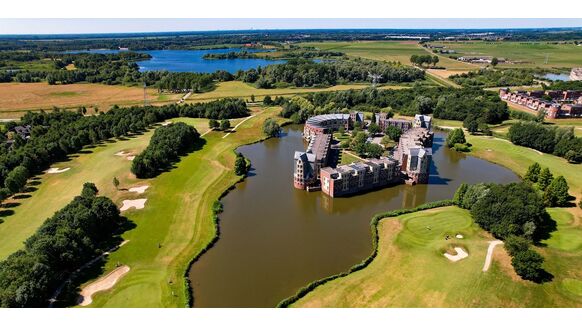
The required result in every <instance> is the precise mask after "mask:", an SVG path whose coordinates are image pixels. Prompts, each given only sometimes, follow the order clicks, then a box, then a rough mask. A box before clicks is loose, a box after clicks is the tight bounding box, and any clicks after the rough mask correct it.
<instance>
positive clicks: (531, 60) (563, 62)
mask: <svg viewBox="0 0 582 328" xmlns="http://www.w3.org/2000/svg"><path fill="white" fill-rule="evenodd" d="M431 44H434V45H444V46H446V47H447V48H449V49H453V50H456V52H457V53H456V54H455V56H493V57H503V58H506V59H509V60H511V61H521V62H523V63H519V64H500V65H499V66H501V67H545V68H552V67H556V68H560V67H569V68H571V67H579V66H582V47H579V46H576V45H574V44H551V43H546V42H434V43H432V42H431ZM546 56H547V58H548V60H547V63H546Z"/></svg>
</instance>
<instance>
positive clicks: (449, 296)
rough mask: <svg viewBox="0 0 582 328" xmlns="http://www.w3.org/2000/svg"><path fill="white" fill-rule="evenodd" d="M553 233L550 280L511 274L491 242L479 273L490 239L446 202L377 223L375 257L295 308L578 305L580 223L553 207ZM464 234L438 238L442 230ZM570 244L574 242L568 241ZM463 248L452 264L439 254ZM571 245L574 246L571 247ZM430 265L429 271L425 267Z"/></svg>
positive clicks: (506, 260) (581, 300)
mask: <svg viewBox="0 0 582 328" xmlns="http://www.w3.org/2000/svg"><path fill="white" fill-rule="evenodd" d="M552 215H553V217H557V216H566V217H565V218H560V219H559V220H558V232H556V233H554V234H553V235H552V237H551V238H550V240H549V241H548V247H546V248H544V249H542V250H541V251H542V253H543V254H544V255H545V256H546V263H545V267H546V269H547V270H548V271H549V272H551V273H553V274H554V275H555V277H554V280H553V281H552V282H550V283H545V284H535V283H532V282H527V281H523V280H521V279H520V278H519V277H518V276H516V275H515V273H514V271H513V268H512V267H511V264H510V259H509V256H508V255H507V253H506V252H505V250H504V249H503V248H502V247H501V246H497V248H496V249H495V251H494V253H493V254H494V255H493V262H492V264H491V267H490V268H489V270H488V271H487V272H482V268H483V264H484V261H485V255H486V251H487V247H488V244H487V241H489V240H493V238H492V237H491V236H489V235H488V234H487V233H485V232H484V231H482V230H481V229H480V228H479V227H478V226H476V225H475V224H474V223H472V219H471V217H470V214H469V213H468V211H466V210H462V209H460V208H457V207H445V208H437V209H432V210H426V211H422V212H417V213H411V214H406V215H402V216H399V217H396V218H387V219H383V220H381V221H380V223H379V226H378V232H379V238H380V241H379V248H378V255H377V257H376V258H375V259H374V260H373V261H372V263H371V264H370V265H368V266H367V267H366V268H365V269H363V270H361V271H357V272H354V273H352V274H350V275H348V276H346V277H343V278H339V279H335V280H332V281H330V282H328V283H326V284H324V285H322V286H319V287H317V288H316V289H315V290H314V291H312V292H311V293H308V294H307V295H306V296H305V297H303V298H301V299H300V300H299V301H297V302H296V303H295V304H293V305H294V306H296V307H579V306H580V305H581V304H582V294H581V293H580V291H581V289H580V287H581V284H582V280H581V279H580V278H581V277H582V269H581V267H580V264H582V252H581V248H580V247H579V243H580V241H581V240H582V237H580V233H581V232H582V230H580V227H579V226H574V224H575V223H574V220H572V217H571V216H570V217H567V215H569V213H567V212H565V211H562V210H552ZM568 229H571V230H577V232H578V234H579V235H578V236H577V238H576V239H577V242H575V243H573V242H572V241H568V242H565V243H564V244H565V245H566V247H567V248H569V250H568V251H567V252H566V251H564V250H563V248H562V247H555V245H554V244H556V243H560V242H558V241H555V239H559V238H561V236H562V235H561V234H562V232H561V231H567V230H568ZM456 234H461V235H463V239H456V238H452V239H449V240H445V236H446V235H456ZM573 245H574V246H575V247H574V246H573ZM459 246H460V247H462V248H464V249H465V250H466V251H467V253H468V254H469V256H468V257H467V258H465V259H463V260H460V261H459V262H451V261H449V260H448V259H446V258H445V257H444V256H443V253H444V252H445V251H446V250H447V249H450V248H452V247H459ZM573 247H574V248H573ZM427 268H430V270H427Z"/></svg>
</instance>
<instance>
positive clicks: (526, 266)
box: [511, 249, 544, 281]
mask: <svg viewBox="0 0 582 328" xmlns="http://www.w3.org/2000/svg"><path fill="white" fill-rule="evenodd" d="M543 263H544V258H543V257H542V256H541V255H540V254H538V253H537V252H536V251H534V250H532V249H528V250H526V251H521V252H517V253H516V254H515V255H514V256H513V257H512V259H511V264H512V265H513V268H514V269H515V272H516V273H517V274H518V275H519V276H520V277H522V278H523V279H525V280H532V281H539V280H540V278H541V275H542V273H543V272H544V270H543V268H542V264H543Z"/></svg>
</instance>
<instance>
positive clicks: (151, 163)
mask: <svg viewBox="0 0 582 328" xmlns="http://www.w3.org/2000/svg"><path fill="white" fill-rule="evenodd" d="M199 137H200V134H199V133H198V131H196V129H195V128H193V127H192V126H190V125H188V124H186V123H182V122H178V123H174V124H170V125H167V126H162V127H159V128H158V129H156V131H155V132H154V135H153V136H152V138H151V140H150V143H149V145H148V146H147V147H146V149H144V151H142V152H141V153H140V154H139V155H137V156H136V157H135V158H134V160H133V162H132V164H131V172H132V173H133V174H135V176H136V177H138V178H140V179H144V178H153V177H155V176H156V175H158V174H159V173H160V171H161V170H163V169H166V168H167V167H168V166H170V165H171V164H172V163H173V162H175V161H176V160H177V159H178V158H179V156H180V155H182V154H184V153H185V152H186V151H188V150H190V149H192V148H193V146H194V145H195V143H196V142H197V141H198V140H199Z"/></svg>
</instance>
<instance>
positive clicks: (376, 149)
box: [365, 142, 384, 158]
mask: <svg viewBox="0 0 582 328" xmlns="http://www.w3.org/2000/svg"><path fill="white" fill-rule="evenodd" d="M365 151H366V156H367V157H370V158H380V156H382V154H383V153H384V148H382V146H380V145H378V144H375V143H371V142H367V143H366V145H365Z"/></svg>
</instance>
